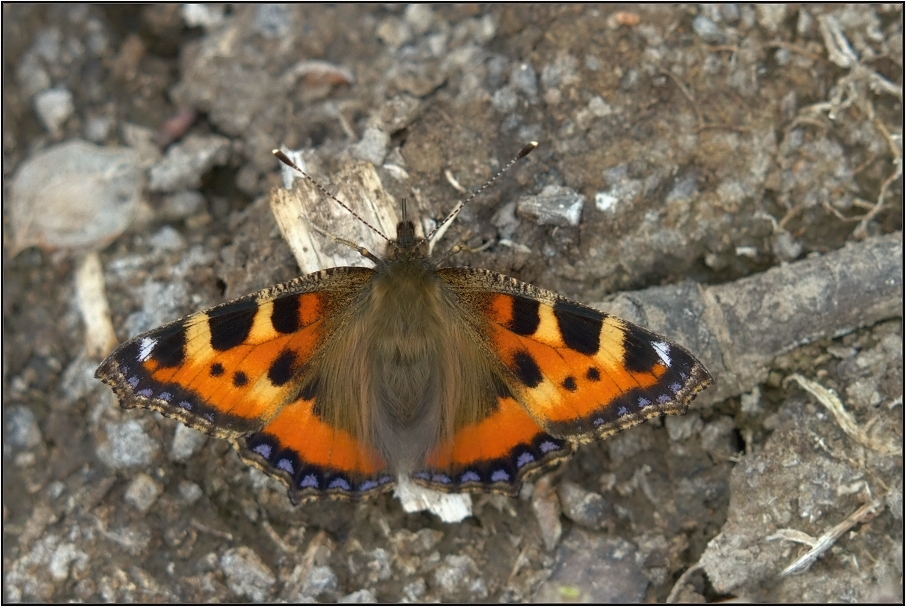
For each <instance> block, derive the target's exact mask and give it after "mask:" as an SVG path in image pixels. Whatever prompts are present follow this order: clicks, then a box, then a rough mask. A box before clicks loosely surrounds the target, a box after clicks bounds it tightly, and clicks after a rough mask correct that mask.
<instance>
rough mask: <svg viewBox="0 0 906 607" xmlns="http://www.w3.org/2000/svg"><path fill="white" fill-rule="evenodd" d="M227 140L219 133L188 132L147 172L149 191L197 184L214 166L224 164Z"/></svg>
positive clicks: (228, 152)
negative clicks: (196, 133)
mask: <svg viewBox="0 0 906 607" xmlns="http://www.w3.org/2000/svg"><path fill="white" fill-rule="evenodd" d="M229 155H230V140H229V139H227V138H226V137H221V136H220V135H189V136H188V137H186V138H185V139H183V140H182V141H180V142H179V143H176V144H173V145H172V146H170V148H169V149H168V150H167V155H166V156H164V157H163V158H162V159H161V160H159V161H158V162H157V163H155V164H154V166H152V167H151V169H150V170H149V171H148V189H149V190H150V191H152V192H178V191H180V190H187V189H194V188H197V187H199V186H200V185H201V178H202V177H203V176H204V174H205V173H207V172H208V171H209V170H211V169H212V168H214V167H215V166H218V165H222V164H224V163H226V161H227V159H228V158H229Z"/></svg>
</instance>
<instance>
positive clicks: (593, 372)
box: [585, 367, 601, 381]
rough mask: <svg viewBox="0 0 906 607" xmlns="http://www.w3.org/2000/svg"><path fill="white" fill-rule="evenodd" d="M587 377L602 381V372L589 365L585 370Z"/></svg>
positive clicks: (590, 379)
mask: <svg viewBox="0 0 906 607" xmlns="http://www.w3.org/2000/svg"><path fill="white" fill-rule="evenodd" d="M585 379H587V380H588V381H601V372H600V371H598V370H597V369H596V368H595V367H589V368H588V369H587V370H586V371H585Z"/></svg>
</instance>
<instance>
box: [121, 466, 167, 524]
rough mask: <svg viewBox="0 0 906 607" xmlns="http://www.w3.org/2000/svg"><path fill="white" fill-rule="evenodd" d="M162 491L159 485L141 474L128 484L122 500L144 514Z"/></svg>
mask: <svg viewBox="0 0 906 607" xmlns="http://www.w3.org/2000/svg"><path fill="white" fill-rule="evenodd" d="M162 491H163V487H161V485H160V483H158V482H157V481H156V480H154V479H153V478H151V477H150V476H148V475H147V474H145V473H144V472H141V473H139V474H138V475H137V476H136V477H135V478H134V479H132V482H131V483H129V487H128V488H127V489H126V494H125V495H124V496H123V499H124V500H125V501H126V503H128V504H132V505H133V506H135V508H136V509H137V510H138V511H139V512H141V513H143V514H144V513H145V512H147V511H148V510H149V509H150V508H151V506H153V505H154V502H156V501H157V498H158V497H159V496H160V494H161V492H162Z"/></svg>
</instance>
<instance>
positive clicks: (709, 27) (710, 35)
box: [692, 15, 726, 44]
mask: <svg viewBox="0 0 906 607" xmlns="http://www.w3.org/2000/svg"><path fill="white" fill-rule="evenodd" d="M692 31H694V32H695V33H696V35H698V37H699V38H701V39H702V40H704V41H705V42H708V43H710V44H723V43H724V41H725V40H726V36H725V35H724V32H723V30H722V29H720V27H719V26H718V25H717V24H716V23H714V22H713V21H711V20H710V19H708V18H707V17H705V16H704V15H698V16H697V17H695V19H693V20H692Z"/></svg>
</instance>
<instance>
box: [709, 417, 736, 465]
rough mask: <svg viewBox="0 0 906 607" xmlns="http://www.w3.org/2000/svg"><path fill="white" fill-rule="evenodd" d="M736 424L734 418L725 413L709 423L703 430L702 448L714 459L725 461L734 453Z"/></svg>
mask: <svg viewBox="0 0 906 607" xmlns="http://www.w3.org/2000/svg"><path fill="white" fill-rule="evenodd" d="M735 429H736V424H735V422H734V421H733V418H732V417H730V416H728V415H724V416H722V417H720V418H718V419H716V420H714V421H712V422H711V423H709V424H707V425H706V426H705V427H704V428H703V429H702V431H701V437H702V448H703V449H704V450H705V451H707V452H708V455H710V456H711V457H712V458H713V459H715V460H717V461H723V460H726V459H727V458H729V457H730V456H731V455H734V453H735V449H734V447H733V430H735Z"/></svg>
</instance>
